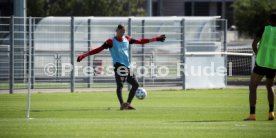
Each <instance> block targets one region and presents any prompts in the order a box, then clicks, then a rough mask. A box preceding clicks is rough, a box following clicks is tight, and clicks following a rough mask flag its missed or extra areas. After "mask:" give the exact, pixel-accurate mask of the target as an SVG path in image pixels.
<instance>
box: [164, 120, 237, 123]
mask: <svg viewBox="0 0 276 138" xmlns="http://www.w3.org/2000/svg"><path fill="white" fill-rule="evenodd" d="M234 121H237V120H179V121H168V123H208V122H212V123H213V122H234Z"/></svg>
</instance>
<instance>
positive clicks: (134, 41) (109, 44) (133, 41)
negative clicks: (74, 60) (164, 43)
mask: <svg viewBox="0 0 276 138" xmlns="http://www.w3.org/2000/svg"><path fill="white" fill-rule="evenodd" d="M115 39H117V40H118V41H119V42H122V41H123V38H117V37H115ZM126 39H127V40H128V41H129V44H146V43H149V42H150V41H156V38H151V39H149V38H143V39H133V38H131V37H129V36H126ZM112 45H113V42H112V39H108V40H106V41H105V42H104V43H103V44H102V45H101V46H100V47H97V48H95V49H92V50H91V51H89V52H88V53H85V54H82V55H80V56H79V58H80V60H82V59H83V58H85V57H87V56H89V55H94V54H97V53H99V52H101V51H103V50H104V49H107V48H111V47H112Z"/></svg>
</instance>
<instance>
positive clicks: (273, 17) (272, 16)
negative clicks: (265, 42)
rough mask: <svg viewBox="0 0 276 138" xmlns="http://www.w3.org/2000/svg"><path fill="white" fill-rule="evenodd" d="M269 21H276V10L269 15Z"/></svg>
mask: <svg viewBox="0 0 276 138" xmlns="http://www.w3.org/2000/svg"><path fill="white" fill-rule="evenodd" d="M269 21H270V22H271V23H276V12H272V13H271V14H270V15H269Z"/></svg>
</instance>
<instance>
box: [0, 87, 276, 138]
mask: <svg viewBox="0 0 276 138" xmlns="http://www.w3.org/2000/svg"><path fill="white" fill-rule="evenodd" d="M127 94H128V93H127V92H124V98H125V99H126V97H127ZM266 97H267V96H266V91H265V89H260V90H259V91H258V101H257V121H255V122H245V121H242V119H243V118H245V117H246V116H247V115H248V90H247V89H220V90H186V91H180V90H179V91H148V97H147V98H146V99H145V100H138V99H136V98H135V99H134V101H133V106H134V107H136V108H137V110H135V111H120V110H119V104H118V101H117V97H116V93H115V92H91V93H84V92H82V93H36V94H32V97H31V118H33V119H30V120H27V119H25V114H26V102H27V95H26V94H12V95H9V94H1V95H0V137H1V138H8V137H26V138H30V137H34V138H37V137H49V138H53V137H64V138H69V137H93V138H96V137H112V138H115V137H118V138H142V137H149V138H153V137H158V138H162V137H163V138H177V137H179V138H184V137H187V138H194V137H202V138H214V137H219V138H224V137H225V138H226V137H228V138H233V137H235V138H237V137H240V138H275V137H276V121H267V118H268V104H267V100H266V99H267V98H266Z"/></svg>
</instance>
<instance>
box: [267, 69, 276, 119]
mask: <svg viewBox="0 0 276 138" xmlns="http://www.w3.org/2000/svg"><path fill="white" fill-rule="evenodd" d="M266 77H267V79H266V89H267V99H268V103H269V113H268V120H274V96H275V93H274V88H273V84H274V77H275V73H274V72H271V73H270V75H266Z"/></svg>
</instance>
